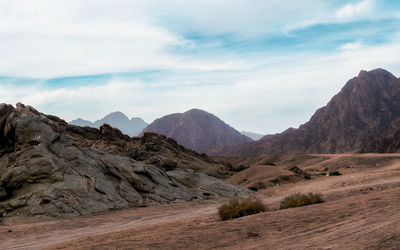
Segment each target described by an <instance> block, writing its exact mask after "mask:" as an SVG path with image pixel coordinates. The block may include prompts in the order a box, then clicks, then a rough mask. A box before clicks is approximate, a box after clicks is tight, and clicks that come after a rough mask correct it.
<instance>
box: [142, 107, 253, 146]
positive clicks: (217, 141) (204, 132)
mask: <svg viewBox="0 0 400 250" xmlns="http://www.w3.org/2000/svg"><path fill="white" fill-rule="evenodd" d="M145 132H155V133H158V134H162V135H166V136H168V137H170V138H173V139H175V140H176V141H177V142H178V143H179V144H181V145H183V146H185V147H186V148H189V149H192V150H194V151H196V152H199V153H211V154H212V153H213V152H215V151H217V150H218V149H220V148H223V147H229V146H235V145H239V144H243V143H246V142H250V141H252V140H251V139H250V138H249V137H247V136H244V135H242V134H241V133H240V132H238V131H236V130H235V129H234V128H232V127H230V126H229V125H227V124H226V123H225V122H223V121H222V120H220V119H219V118H218V117H216V116H215V115H213V114H210V113H207V112H205V111H203V110H199V109H192V110H189V111H187V112H185V113H177V114H171V115H167V116H164V117H162V118H159V119H157V120H155V121H154V122H153V123H151V124H150V125H149V126H147V127H146V128H145V129H144V130H143V132H142V134H143V133H145Z"/></svg>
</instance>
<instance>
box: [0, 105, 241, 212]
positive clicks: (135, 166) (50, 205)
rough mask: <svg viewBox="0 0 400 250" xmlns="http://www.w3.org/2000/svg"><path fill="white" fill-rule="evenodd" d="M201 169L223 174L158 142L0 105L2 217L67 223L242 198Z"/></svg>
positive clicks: (168, 142) (175, 147)
mask: <svg viewBox="0 0 400 250" xmlns="http://www.w3.org/2000/svg"><path fill="white" fill-rule="evenodd" d="M192 160H193V161H192ZM189 162H190V163H191V164H188V163H189ZM201 166H208V167H209V168H212V167H216V168H218V167H221V168H222V166H220V165H218V164H216V163H214V162H213V161H211V160H210V159H208V158H206V157H205V156H200V155H198V154H196V153H194V152H193V151H190V150H186V149H184V148H183V147H181V146H179V145H178V144H177V143H176V142H175V141H173V140H172V139H167V138H166V137H164V136H159V135H156V134H145V136H144V137H143V138H130V137H129V136H127V135H124V134H123V133H121V132H120V131H119V130H118V129H115V128H112V127H110V126H109V125H103V126H102V127H101V128H100V129H95V128H89V127H84V128H83V127H78V126H73V125H69V124H68V123H66V122H65V121H63V120H61V119H59V118H58V117H55V116H50V115H44V114H42V113H39V112H38V111H37V110H35V109H34V108H32V107H30V106H24V105H23V104H17V106H16V108H14V107H12V106H11V105H6V104H0V212H1V214H3V213H7V214H14V215H15V214H19V215H27V216H31V215H44V216H58V217H65V216H71V215H72V216H74V215H82V214H89V213H93V212H99V211H106V210H110V209H119V208H126V207H132V206H147V205H151V204H164V203H170V202H182V201H191V200H197V199H212V198H218V197H232V196H237V195H238V196H246V195H248V193H247V191H246V190H244V189H242V188H240V187H237V186H234V185H232V184H229V183H226V182H224V181H221V180H220V179H217V178H214V177H210V176H208V175H206V174H204V173H199V172H197V171H196V169H201Z"/></svg>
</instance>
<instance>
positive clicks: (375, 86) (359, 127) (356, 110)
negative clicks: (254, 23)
mask: <svg viewBox="0 0 400 250" xmlns="http://www.w3.org/2000/svg"><path fill="white" fill-rule="evenodd" d="M399 125H400V79H398V78H396V77H395V76H393V75H392V74H391V73H390V72H388V71H385V70H383V69H376V70H372V71H369V72H367V71H361V72H360V74H359V75H358V76H357V77H355V78H353V79H351V80H350V81H348V82H347V83H346V85H345V86H344V87H343V88H342V90H341V91H340V92H339V93H338V94H337V95H335V96H334V97H333V98H332V99H331V101H330V102H329V103H328V104H327V105H326V106H325V107H323V108H320V109H319V110H317V111H316V112H315V114H314V115H313V116H312V117H311V119H310V120H309V121H308V122H307V123H305V124H303V125H301V126H300V127H299V128H298V129H293V128H290V129H288V130H286V131H284V132H283V133H280V134H275V135H267V136H265V137H263V138H262V139H261V140H259V141H256V142H252V143H248V144H245V145H242V146H239V147H234V148H229V149H224V150H221V151H219V153H220V154H244V155H246V154H247V155H254V154H286V153H345V152H358V151H360V150H361V149H363V148H364V147H365V145H366V144H369V143H371V142H372V141H374V140H378V139H380V138H385V137H387V136H389V135H392V134H394V131H397V130H398V127H399Z"/></svg>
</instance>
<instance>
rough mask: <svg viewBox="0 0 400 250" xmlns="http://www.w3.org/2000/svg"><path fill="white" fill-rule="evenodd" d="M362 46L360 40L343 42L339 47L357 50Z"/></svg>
mask: <svg viewBox="0 0 400 250" xmlns="http://www.w3.org/2000/svg"><path fill="white" fill-rule="evenodd" d="M362 47H364V45H363V44H362V43H361V42H351V43H345V44H343V45H342V46H341V47H340V48H341V49H342V50H357V49H361V48H362Z"/></svg>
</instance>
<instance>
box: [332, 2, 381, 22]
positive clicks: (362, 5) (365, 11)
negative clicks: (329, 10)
mask: <svg viewBox="0 0 400 250" xmlns="http://www.w3.org/2000/svg"><path fill="white" fill-rule="evenodd" d="M373 4H374V2H373V0H363V1H360V2H358V3H356V4H346V5H345V6H343V7H342V8H340V9H339V10H338V11H337V12H336V16H337V18H338V19H339V20H351V19H355V18H360V17H365V16H369V15H371V14H373V9H374V6H373Z"/></svg>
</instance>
